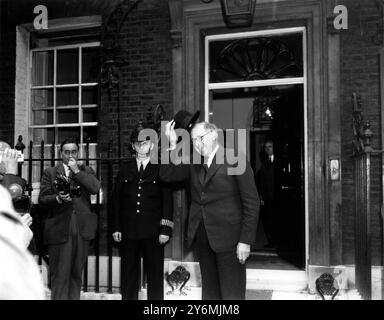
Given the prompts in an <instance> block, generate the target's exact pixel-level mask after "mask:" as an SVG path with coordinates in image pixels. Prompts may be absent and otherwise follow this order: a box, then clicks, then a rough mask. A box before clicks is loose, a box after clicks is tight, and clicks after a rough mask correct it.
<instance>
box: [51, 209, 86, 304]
mask: <svg viewBox="0 0 384 320" xmlns="http://www.w3.org/2000/svg"><path fill="white" fill-rule="evenodd" d="M88 248H89V240H84V239H83V238H82V236H81V235H80V232H79V228H78V224H77V218H76V214H74V213H72V216H71V221H70V225H69V235H68V241H67V242H65V243H63V244H58V245H48V255H49V273H50V279H51V299H52V300H80V291H81V285H82V273H83V268H84V265H85V262H86V259H87V257H88Z"/></svg>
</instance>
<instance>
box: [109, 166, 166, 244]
mask: <svg viewBox="0 0 384 320" xmlns="http://www.w3.org/2000/svg"><path fill="white" fill-rule="evenodd" d="M159 169H160V165H159V164H152V163H151V162H148V164H147V166H146V167H145V170H144V172H143V174H142V175H140V174H139V170H138V168H137V162H136V159H133V160H131V161H129V162H126V163H123V164H122V165H121V167H120V170H119V173H118V175H117V179H116V184H115V190H114V195H113V213H114V214H113V229H112V230H113V232H121V233H122V238H123V240H124V239H137V240H139V239H145V238H150V237H153V236H158V235H159V234H163V235H168V236H171V234H172V228H173V222H172V211H173V197H172V189H171V188H170V187H169V185H167V184H165V183H163V182H161V181H160V179H159Z"/></svg>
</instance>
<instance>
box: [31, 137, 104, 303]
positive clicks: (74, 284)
mask: <svg viewBox="0 0 384 320" xmlns="http://www.w3.org/2000/svg"><path fill="white" fill-rule="evenodd" d="M60 152H61V158H62V160H63V163H62V164H59V165H58V166H56V167H51V168H48V169H46V170H45V171H44V174H43V177H42V180H41V186H40V195H39V203H40V204H41V205H42V206H44V207H46V208H48V209H49V212H48V217H47V219H46V220H45V223H44V244H46V245H48V256H49V268H50V272H49V273H50V278H51V289H52V293H51V299H52V300H79V299H80V290H81V285H82V272H83V268H84V264H85V262H86V259H87V257H88V248H89V242H90V240H92V239H93V238H94V237H95V234H96V229H97V216H96V214H94V213H93V212H92V211H91V199H90V196H91V194H96V193H97V192H98V191H99V189H100V182H99V181H98V180H97V178H96V177H95V174H94V171H93V170H92V168H90V167H86V166H84V165H82V164H81V163H80V162H79V161H78V154H79V145H78V143H77V141H76V140H75V139H66V140H64V141H63V142H62V143H61V145H60Z"/></svg>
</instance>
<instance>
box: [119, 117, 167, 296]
mask: <svg viewBox="0 0 384 320" xmlns="http://www.w3.org/2000/svg"><path fill="white" fill-rule="evenodd" d="M143 129H151V128H150V126H148V125H146V124H143V123H141V122H140V123H139V124H138V125H137V126H136V127H135V129H134V130H133V132H132V135H131V146H132V148H133V150H134V152H135V158H134V159H133V160H131V161H129V162H126V163H123V164H122V165H121V167H120V170H119V173H118V175H117V180H116V184H115V190H114V201H113V203H114V218H113V228H114V229H113V230H114V233H113V234H112V236H113V238H114V240H115V241H116V242H121V294H122V299H123V300H137V299H138V292H139V290H140V257H141V256H142V257H143V262H144V272H145V273H146V276H147V297H148V300H162V299H163V298H164V293H163V290H164V289H163V281H164V245H165V244H166V243H167V242H168V241H169V238H170V237H171V234H172V228H173V222H172V211H173V206H172V204H173V197H172V190H171V188H170V187H169V186H167V185H166V184H164V183H162V182H161V181H160V179H159V168H160V165H159V164H155V163H152V162H153V161H152V162H151V151H153V149H154V142H155V141H153V140H151V139H150V138H148V140H146V139H141V137H139V133H140V132H141V131H142V130H143ZM152 132H155V131H152ZM139 138H140V139H139Z"/></svg>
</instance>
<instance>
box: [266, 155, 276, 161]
mask: <svg viewBox="0 0 384 320" xmlns="http://www.w3.org/2000/svg"><path fill="white" fill-rule="evenodd" d="M268 158H269V159H271V162H273V160H274V159H275V157H274V156H273V154H272V155H270V156H269V157H268Z"/></svg>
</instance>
